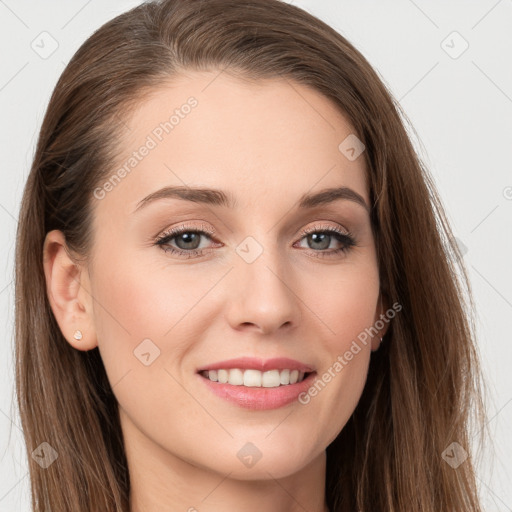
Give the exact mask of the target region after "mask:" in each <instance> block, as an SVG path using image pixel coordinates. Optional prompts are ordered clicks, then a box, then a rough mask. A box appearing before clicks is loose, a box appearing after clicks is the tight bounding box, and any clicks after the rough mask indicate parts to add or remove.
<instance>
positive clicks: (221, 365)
mask: <svg viewBox="0 0 512 512" xmlns="http://www.w3.org/2000/svg"><path fill="white" fill-rule="evenodd" d="M232 368H240V369H241V370H259V371H261V372H264V371H267V370H286V369H289V370H299V371H301V372H312V371H313V368H312V367H311V365H308V364H305V363H301V362H300V361H296V360H295V359H289V358H288V357H276V358H273V359H257V358H255V357H238V358H236V359H227V360H225V361H218V362H217V363H212V364H208V365H206V366H203V367H201V368H199V369H198V370H197V371H198V372H202V371H205V370H220V369H224V370H228V369H232Z"/></svg>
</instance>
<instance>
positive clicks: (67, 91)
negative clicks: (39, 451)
mask: <svg viewBox="0 0 512 512" xmlns="http://www.w3.org/2000/svg"><path fill="white" fill-rule="evenodd" d="M187 70H218V71H219V72H221V71H222V70H224V71H225V72H231V73H235V74H239V75H240V76H243V77H247V78H250V79H255V80H257V79H264V78H275V77H281V78H284V79H287V80H290V81H295V82H297V83H300V84H303V85H307V86H310V87H312V88H314V89H315V90H317V91H319V92H321V93H322V94H324V95H325V96H326V97H328V98H330V99H331V100H332V101H333V102H334V104H335V105H336V106H337V107H338V108H339V109H340V110H341V111H342V112H343V113H344V114H345V115H346V116H347V118H348V119H349V120H350V122H351V124H352V126H353V128H354V130H355V133H357V136H358V138H359V139H361V140H362V141H363V143H364V145H365V147H366V149H365V151H364V153H363V154H364V158H365V159H366V160H365V161H366V166H367V173H368V183H369V189H370V190H369V191H370V200H371V204H372V212H371V221H372V227H373V230H374V234H375V241H376V247H377V254H378V265H379V272H380V280H381V287H382V292H383V293H384V295H385V296H386V297H387V298H388V300H389V303H393V302H395V301H396V302H398V303H399V304H401V306H402V309H401V311H400V314H398V315H396V316H395V318H394V319H393V321H392V323H391V325H390V328H389V330H388V332H387V334H386V337H385V338H384V342H383V343H382V345H381V347H380V348H379V350H378V351H376V352H375V353H373V354H372V358H371V362H370V368H369V374H368V380H367V383H366V386H365V389H364V391H363V394H362V396H361V399H360V401H359V403H358V405H357V407H356V409H355V411H354V413H353V415H352V416H351V418H350V420H349V421H348V423H347V424H346V426H345V427H344V428H343V430H342V431H341V433H340V434H339V435H338V437H337V438H336V439H335V441H334V442H333V443H332V444H331V445H329V447H328V448H327V475H326V478H327V480H326V491H325V492H326V501H327V504H328V506H329V508H330V510H331V512H349V511H350V512H354V511H355V510H359V511H361V512H375V511H383V510H386V511H403V510H421V511H423V512H439V511H443V512H448V511H450V512H468V511H474V512H476V511H480V510H481V505H480V504H479V497H478V492H477V486H476V475H475V467H476V464H475V458H474V454H473V451H472V450H471V447H472V445H473V440H472V437H471V434H470V432H471V426H472V425H473V423H472V420H476V423H475V425H476V426H477V427H479V428H480V429H479V430H478V432H480V433H482V432H484V429H483V428H482V427H483V425H484V414H485V412H484V406H483V404H484V401H483V399H482V396H483V393H482V390H483V385H484V384H485V383H484V382H483V380H482V378H481V369H480V366H479V362H478V357H477V355H478V354H477V349H476V345H475V327H474V321H473V317H474V304H473V300H472V298H471V289H470V284H469V280H468V277H467V274H466V270H465V268H464V264H463V262H462V258H461V255H460V253H459V252H458V249H457V245H456V243H455V242H454V238H453V235H452V232H451V230H450V226H449V223H448V221H447V218H446V216H445V213H444V211H443V208H442V205H441V202H440V199H439V196H438V194H437V192H436V190H435V186H434V184H433V182H432V179H431V177H430V175H429V173H428V171H427V169H426V168H425V165H424V164H423V163H422V162H421V159H420V158H419V156H418V155H417V154H416V152H415V150H414V149H413V146H412V143H411V141H410V140H409V138H408V135H407V132H406V129H405V123H404V120H406V119H407V118H406V116H405V114H404V113H403V112H402V111H401V109H400V105H399V104H398V103H397V101H396V100H395V99H394V98H393V97H392V95H391V94H390V93H389V92H388V90H387V89H386V87H385V86H384V84H383V83H382V82H381V80H380V79H379V77H378V75H377V74H376V72H375V71H374V70H373V69H372V67H371V66H370V64H369V63H368V62H367V60H366V59H365V58H364V57H363V56H362V55H361V53H359V51H357V50H356V49H355V48H354V46H352V45H351V44H350V43H349V42H348V41H347V40H346V39H345V38H344V37H343V36H342V35H340V34H339V33H337V32H336V31H335V30H334V29H333V28H331V27H330V26H328V25H327V24H325V23H323V22H322V21H320V20H318V19H317V18H315V17H313V16H312V15H310V14H308V13H307V12H305V11H303V10H301V9H300V8H298V7H295V6H293V5H290V4H287V3H285V2H282V1H279V0H207V1H201V0H164V1H161V2H146V3H143V4H141V5H140V6H138V7H136V8H134V9H131V10H130V11H128V12H126V13H124V14H122V15H120V16H117V17H116V18H115V19H113V20H111V21H110V22H108V23H106V24H105V25H103V26H102V27H101V28H99V29H98V30H97V31H96V32H95V33H94V34H93V35H92V36H91V37H89V39H87V40H86V41H85V43H84V44H83V45H82V46H81V47H80V48H79V49H78V51H77V52H76V54H75V55H74V56H73V58H72V59H71V61H70V62H69V64H68V65H67V67H66V69H65V70H64V72H63V73H62V75H61V77H60V79H59V81H58V83H57V85H56V87H55V90H54V92H53V95H52V97H51V100H50V103H49V105H48V109H47V112H46V114H45V117H44V121H43V124H42V128H41V131H40V135H39V139H38V142H37V147H36V152H35V155H34V160H33V165H32V168H31V171H30V175H29V177H28V181H27V183H26V187H25V191H24V195H23V199H22V204H21V209H20V214H19V226H18V233H17V246H16V288H15V293H16V304H15V312H16V317H15V335H16V390H17V399H18V406H19V410H20V415H21V421H22V425H23V432H24V436H25V442H26V446H27V450H28V454H29V456H28V461H29V469H30V479H31V493H32V505H33V510H34V511H35V512H44V511H45V510H52V511H53V512H68V511H69V510H73V512H86V511H98V510H101V511H104V512H114V511H116V512H127V511H128V510H129V491H130V479H129V473H128V467H127V462H126V457H125V452H124V446H123V440H122V433H121V428H120V423H119V418H118V406H117V401H116V399H115V397H114V394H113V392H112V388H111V385H110V383H109V381H108V379H107V376H106V373H105V369H104V366H103V363H102V360H101V357H100V355H99V352H98V349H97V348H95V349H93V350H90V351H78V350H75V349H73V348H72V347H71V346H70V344H68V343H67V342H66V340H65V338H64V337H63V335H62V333H61V331H60V329H59V327H58V324H57V322H56V320H55V318H54V316H53V313H52V310H51V308H50V304H49V301H48V297H47V290H46V284H45V278H44V271H43V263H42V261H43V260H42V249H43V242H44V239H45V235H46V233H48V232H49V231H50V230H53V229H59V230H61V231H62V232H63V233H64V235H65V237H66V241H67V244H68V247H69V249H70V250H71V252H72V253H73V254H76V255H80V257H82V258H84V259H87V257H88V256H89V255H90V252H89V251H90V249H91V240H92V236H93V233H91V217H92V213H93V212H92V205H93V201H94V199H93V196H92V194H93V190H94V189H95V187H97V186H98V184H100V183H102V182H103V181H104V180H105V178H106V177H108V176H109V175H111V173H112V171H113V165H114V164H113V163H114V161H115V158H116V155H117V149H116V148H118V143H119V134H122V133H123V126H122V124H123V116H125V115H126V114H127V113H129V112H130V109H131V108H132V107H133V106H135V105H137V103H138V102H140V101H141V100H142V99H143V97H144V94H146V93H147V92H150V91H151V90H154V88H155V87H157V86H159V85H161V84H163V83H164V82H165V81H166V80H168V79H169V78H171V77H172V76H175V75H176V74H178V73H180V71H187ZM43 442H46V443H48V444H49V445H50V446H51V447H52V448H53V449H54V450H55V452H56V453H57V454H58V457H57V459H56V460H55V461H54V462H53V463H52V464H51V465H49V466H48V467H46V468H42V467H41V465H40V464H38V463H37V462H36V460H35V459H34V458H33V457H31V456H30V454H31V452H32V451H33V450H34V449H35V448H36V447H38V446H39V445H41V443H43ZM452 443H458V444H456V445H453V444H452ZM44 447H46V448H48V447H47V446H46V445H44ZM446 449H448V450H451V452H450V451H449V452H448V453H449V456H453V453H457V454H459V455H460V453H464V452H461V451H460V450H461V449H463V450H465V452H467V454H468V456H467V458H466V459H465V460H463V462H461V461H460V460H459V463H460V464H457V465H454V464H450V463H449V458H447V457H446V456H445V454H446ZM52 453H53V452H52ZM459 458H460V457H459ZM455 466H457V467H455Z"/></svg>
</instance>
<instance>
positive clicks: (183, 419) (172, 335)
mask: <svg viewBox="0 0 512 512" xmlns="http://www.w3.org/2000/svg"><path fill="white" fill-rule="evenodd" d="M190 96H194V97H195V98H196V99H197V101H198V105H197V107H195V108H194V109H192V111H191V113H190V114H189V115H188V116H186V117H185V118H183V119H181V120H180V123H179V125H177V126H176V127H175V128H174V130H173V131H172V132H171V133H170V134H168V135H166V136H165V138H164V139H163V141H162V142H160V143H159V144H158V146H157V147H156V148H154V149H152V150H151V151H150V153H149V154H148V155H147V156H146V157H145V158H144V159H143V160H142V161H141V162H140V163H138V165H137V166H136V167H135V168H134V169H133V170H132V171H131V172H130V174H129V175H127V176H126V177H125V178H124V179H123V180H122V181H121V183H119V184H118V185H117V186H115V188H114V189H113V190H112V191H110V192H109V193H107V194H106V195H105V197H104V198H103V199H101V200H98V199H92V201H93V202H94V219H93V227H94V234H95V238H94V245H93V249H92V253H91V255H90V256H91V258H90V260H89V262H88V263H87V264H85V263H78V262H76V261H74V260H73V259H72V258H70V255H69V254H68V253H67V251H66V250H65V240H64V238H63V236H62V233H60V232H59V231H52V232H50V233H48V235H47V237H46V241H45V246H44V254H45V273H46V279H47V287H48V295H49V298H50V302H51V306H52V309H53V311H54V314H55V317H56V319H57V322H58V324H59V326H60V328H61V330H62V333H63V335H64V336H65V338H66V339H67V341H68V342H69V343H70V344H71V345H72V346H73V347H74V348H76V349H77V350H90V349H92V348H94V347H96V346H97V347H99V350H100V353H101V357H102V359H103V362H104V364H105V368H106V371H107V374H108V377H109V380H110V382H111V385H112V386H113V391H114V393H115V396H116V398H117V400H118V401H119V404H120V419H121V426H122V430H123V436H124V439H125V445H126V453H127V459H128V464H129V470H130V478H131V485H132V495H131V503H132V511H137V512H142V511H147V512H156V511H176V510H183V511H186V510H189V511H193V510H200V511H201V512H219V511H221V510H222V511H223V512H226V511H239V510H244V511H248V512H251V511H260V510H266V511H269V512H278V511H279V512H283V511H299V510H301V511H302V510H304V509H305V510H309V511H312V512H313V511H316V512H322V511H324V510H326V507H325V503H324V498H323V496H324V486H325V463H326V456H325V449H326V447H327V446H328V445H329V444H330V443H331V442H332V441H333V440H334V439H335V437H336V436H337V435H338V433H339V432H340V431H341V430H342V429H343V427H344V425H345V424H346V422H347V420H348V419H349V418H350V416H351V414H352V412H353V411H354V409H355V407H356V405H357V402H358V400H359V398H360V396H361V393H362V390H363V387H364V384H365V381H366V376H367V371H368V365H369V360H370V357H371V352H372V351H373V350H377V348H378V345H379V342H380V339H379V337H381V336H383V335H384V333H385V329H386V328H387V324H386V326H385V327H384V330H382V331H380V333H379V335H378V336H375V337H373V338H372V339H371V341H369V342H368V344H366V345H361V348H362V350H361V351H360V352H359V353H358V354H357V355H355V356H354V358H353V359H352V360H351V361H350V362H349V363H348V364H347V365H346V366H345V367H344V368H343V370H342V371H341V372H339V373H338V374H337V375H336V377H335V378H333V379H332V380H331V382H330V383H328V385H326V386H325V388H324V389H323V390H322V391H321V392H320V393H318V395H317V396H316V397H314V398H312V399H311V401H310V402H309V403H308V404H307V405H302V404H300V403H298V402H296V401H294V402H293V403H291V404H289V405H287V406H284V407H282V408H278V409H274V410H264V411H253V410H247V409H243V408H241V407H238V406H236V405H234V404H232V403H230V402H227V401H225V400H223V399H221V398H219V397H217V396H216V395H214V394H213V393H212V392H211V391H210V390H209V389H208V388H207V386H205V385H204V383H203V382H202V381H201V380H200V379H201V378H200V377H198V375H197V374H196V370H197V369H198V368H199V367H200V366H204V365H206V364H208V363H213V362H216V361H220V360H224V359H230V358H234V357H240V356H253V357H259V358H264V359H267V358H272V357H280V356H283V357H290V358H293V359H297V360H299V361H302V362H306V363H309V364H312V365H313V366H314V368H315V369H316V371H317V374H318V375H322V374H323V373H324V372H326V371H327V369H328V368H329V367H332V365H333V363H334V362H335V361H336V358H337V357H338V356H339V355H340V354H343V353H344V352H345V351H346V350H348V349H349V347H350V345H351V343H352V341H353V340H355V339H356V338H357V336H358V335H359V334H360V333H361V332H362V331H364V329H365V328H369V327H370V326H372V325H373V324H374V323H375V321H376V320H378V319H379V317H380V315H381V314H382V313H384V312H385V311H386V306H387V304H386V302H385V299H384V302H381V299H382V298H381V296H380V285H379V275H378V269H377V259H376V251H375V245H374V239H373V235H372V231H371V227H370V217H369V213H368V211H367V210H366V209H365V208H363V207H362V206H361V205H359V204H357V203H355V202H353V201H349V200H338V201H336V202H334V203H332V204H329V205H323V206H319V207H316V208H313V209H310V210H306V211H298V210H297V209H296V205H297V202H298V199H299V198H300V197H301V196H302V194H304V193H310V192H317V191H320V190H322V189H324V188H328V187H339V186H347V187H350V188H351V189H353V190H354V191H356V192H358V193H359V194H360V195H361V196H362V197H363V198H364V200H365V202H366V204H367V205H369V196H368V190H367V182H366V169H365V163H364V159H363V157H362V156H361V157H359V158H357V159H356V160H354V161H350V160H349V159H347V158H346V157H345V156H344V155H343V154H342V153H341V152H340V150H339V149H338V145H339V144H340V142H341V141H343V140H344V139H345V138H346V137H347V136H348V135H349V134H351V133H353V132H354V130H353V129H352V127H351V125H350V123H349V122H348V121H347V119H346V118H345V116H343V115H342V114H341V113H340V112H339V110H337V109H336V108H335V106H334V104H333V103H331V101H330V100H329V99H327V98H326V97H324V96H323V95H321V94H319V93H318V92H316V91H314V90H312V89H309V88H307V87H305V86H303V85H299V84H297V83H292V82H289V81H285V80H280V79H279V80H278V79H276V80H264V81H258V82H252V81H248V80H244V79H241V78H239V77H238V78H237V77H235V76H232V75H229V74H228V73H227V72H224V73H221V74H220V75H219V73H218V71H217V72H189V73H187V74H186V75H181V76H180V77H179V78H177V79H173V81H172V82H169V83H168V84H165V85H164V86H162V87H160V88H158V89H155V91H153V93H152V94H151V96H150V97H148V98H145V99H144V101H143V102H142V103H141V105H140V106H139V107H138V108H137V109H136V110H135V111H133V112H130V115H127V116H126V117H125V119H126V124H127V127H128V128H127V130H126V132H125V133H124V134H122V143H121V148H122V149H123V153H122V156H121V158H120V159H119V161H118V162H116V165H117V167H116V166H113V168H112V169H113V170H115V169H117V168H118V166H121V165H123V163H124V162H126V160H127V158H129V156H130V155H131V154H132V152H133V151H134V150H136V149H137V148H139V147H140V146H141V145H142V144H143V143H144V141H145V140H146V137H147V136H148V134H150V133H151V132H152V130H154V128H155V126H157V125H158V124H159V123H160V122H162V121H163V120H166V119H168V117H169V115H168V114H166V113H167V112H169V111H172V110H173V109H174V108H178V107H180V105H182V104H184V103H185V102H186V100H187V98H189V97H190ZM185 184H186V185H187V186H190V187H192V186H202V187H207V188H219V189H222V190H224V191H228V192H230V193H232V194H233V196H234V197H235V198H236V201H237V206H236V208H234V209H229V208H225V207H221V206H215V205H203V204H199V203H194V202H189V201H183V200H180V199H176V198H174V199H161V200H158V201H155V202H153V203H150V204H147V205H146V206H145V207H144V208H141V209H140V210H139V211H137V212H136V213H133V210H134V209H135V208H136V206H137V204H138V203H139V201H140V200H141V199H142V198H143V197H145V196H146V195H148V194H150V193H151V192H154V191H155V190H158V189H160V188H161V187H164V186H168V185H185ZM184 222H186V226H187V227H188V228H196V229H201V228H202V227H205V226H206V227H207V228H213V229H215V232H216V233H215V235H213V236H212V237H211V238H209V237H208V236H204V235H203V237H202V238H201V248H205V252H204V254H203V255H200V256H196V257H193V258H186V257H183V256H179V255H174V254H171V253H169V252H165V251H164V250H163V249H162V248H161V247H160V246H158V245H155V243H154V242H155V238H156V237H157V236H159V235H161V234H162V233H163V232H164V231H166V230H168V229H169V228H171V227H179V226H180V225H182V224H183V223H184ZM309 227H318V228H319V229H317V230H316V232H317V233H319V232H320V233H321V232H322V229H325V228H326V227H327V228H333V227H334V228H335V227H338V228H340V229H342V230H343V231H345V230H349V231H350V232H351V233H352V234H353V235H354V237H355V238H356V241H357V245H356V246H355V247H352V248H351V249H350V250H349V251H348V252H340V253H339V254H335V255H332V256H330V257H324V258H321V257H315V255H318V254H319V253H320V252H322V251H324V252H329V251H331V252H332V251H333V250H335V249H337V248H340V247H342V246H343V243H342V242H339V241H338V240H337V239H336V238H335V237H334V236H332V237H331V242H330V245H328V248H327V249H325V248H323V247H325V246H322V245H321V244H319V243H318V241H317V242H316V244H315V243H314V242H312V241H309V242H308V237H307V236H304V235H301V233H302V230H303V229H304V228H309ZM248 236H251V237H253V238H254V239H255V240H256V241H257V242H258V243H259V244H260V245H261V247H262V248H263V252H262V254H261V255H260V256H259V257H258V258H257V259H256V260H255V261H254V262H252V263H248V262H247V261H245V260H244V259H243V258H241V257H240V256H239V254H238V253H237V252H236V251H235V249H236V248H237V246H238V245H239V244H240V243H241V242H242V241H244V239H246V237H248ZM178 238H179V237H178ZM178 238H174V239H173V241H172V242H169V243H168V245H172V246H173V247H174V248H176V247H181V248H183V247H184V244H183V238H181V242H182V243H181V244H180V245H177V244H179V243H180V241H179V240H178ZM185 247H186V246H185ZM182 250H183V249H182ZM185 250H187V249H185ZM189 250H190V249H189ZM76 329H80V330H81V331H82V333H83V338H82V340H81V341H77V340H75V339H74V338H73V333H74V332H75V330H76ZM144 339H150V340H151V341H152V343H154V345H155V346H157V347H158V349H159V350H160V354H159V356H158V357H157V358H156V359H154V361H153V362H152V363H151V364H150V365H148V366H146V365H144V364H142V363H141V361H140V360H139V359H138V358H137V357H135V356H134V350H136V349H137V347H138V346H139V345H140V343H141V342H142V340H144ZM151 350H153V349H151ZM247 442H251V443H253V444H254V445H255V446H256V447H257V448H258V450H259V451H260V452H261V459H260V460H259V461H258V462H257V463H256V464H254V465H253V466H252V467H246V466H245V465H244V464H242V463H241V461H240V459H239V458H238V457H237V453H238V452H239V450H240V449H241V448H242V447H243V446H244V445H245V444H246V443H247Z"/></svg>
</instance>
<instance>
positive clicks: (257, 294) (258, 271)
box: [230, 232, 299, 332]
mask: <svg viewBox="0 0 512 512" xmlns="http://www.w3.org/2000/svg"><path fill="white" fill-rule="evenodd" d="M256 237H258V239H259V240H258V239H257V238H256ZM260 240H261V241H260ZM270 240H272V232H270V233H266V234H263V235H256V236H248V237H246V238H245V239H244V240H243V241H242V242H241V243H240V244H239V245H238V246H237V247H236V249H235V251H236V258H235V270H234V272H233V275H232V281H231V282H232V286H233V289H232V290H231V291H232V294H230V295H231V297H232V299H233V300H232V302H231V309H230V312H231V313H230V321H231V323H232V324H233V327H236V326H237V325H240V324H247V323H251V324H255V325H257V326H258V327H259V328H260V329H261V330H263V331H266V332H268V331H271V330H273V329H278V328H279V327H280V326H281V325H283V324H286V323H291V324H295V323H296V321H297V315H298V312H299V310H298V304H297V297H296V295H295V293H294V292H293V282H292V277H291V272H292V269H291V267H290V266H289V264H288V263H287V256H286V254H285V253H283V252H281V251H282V248H280V247H279V246H278V244H277V242H270Z"/></svg>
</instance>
